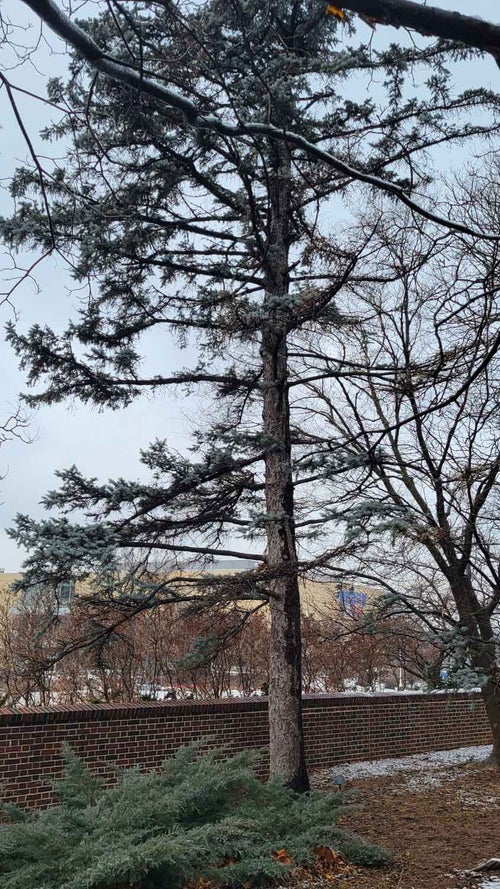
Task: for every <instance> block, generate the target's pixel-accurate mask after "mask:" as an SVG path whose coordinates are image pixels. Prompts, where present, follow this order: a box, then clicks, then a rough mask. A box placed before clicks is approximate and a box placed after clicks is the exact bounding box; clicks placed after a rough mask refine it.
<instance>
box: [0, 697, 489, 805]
mask: <svg viewBox="0 0 500 889" xmlns="http://www.w3.org/2000/svg"><path fill="white" fill-rule="evenodd" d="M304 728H305V737H306V753H307V760H308V765H309V768H310V769H316V768H323V767H326V766H334V765H335V764H336V763H339V762H345V761H347V760H352V761H354V760H362V759H370V758H377V757H384V756H398V755H403V754H407V753H419V752H422V751H430V750H443V749H447V748H452V747H462V746H466V745H472V744H487V743H489V741H490V732H489V728H488V724H487V720H486V714H485V710H484V706H483V704H482V701H481V699H480V697H479V695H475V694H447V695H444V694H436V695H408V696H405V695H374V696H370V697H363V696H356V695H352V696H348V695H346V696H344V695H342V696H341V695H318V696H306V698H305V700H304ZM203 737H209V738H211V741H210V744H212V745H217V746H219V745H221V744H228V745H230V746H231V749H233V750H235V751H236V750H241V749H243V748H259V747H265V746H266V744H267V741H268V727H267V702H266V701H265V700H263V699H262V698H259V699H248V700H229V701H214V702H185V703H179V702H176V701H173V702H165V703H147V704H143V703H140V704H126V705H123V704H120V705H109V706H99V707H97V706H90V705H89V706H88V707H85V708H82V709H69V708H64V707H46V708H37V709H28V708H19V709H18V710H15V711H14V710H10V709H0V787H1V789H2V796H3V799H4V800H7V801H9V802H16V803H19V804H21V805H25V806H41V805H47V804H48V803H50V801H51V799H52V794H51V785H50V781H51V779H52V778H54V777H56V776H58V775H60V774H61V747H62V745H63V744H64V743H65V742H66V743H69V744H70V745H71V747H72V748H73V750H75V751H76V752H77V753H78V754H79V755H81V756H82V757H83V758H84V759H85V760H86V762H88V763H89V764H90V765H91V766H92V767H93V768H94V769H96V770H97V771H99V772H100V773H101V774H103V775H109V773H110V767H112V766H132V765H136V766H139V767H140V768H145V769H148V768H154V767H155V766H158V765H159V764H160V763H161V762H162V760H163V759H165V758H166V757H168V756H169V755H171V754H172V753H173V752H174V750H175V749H176V748H177V747H179V746H181V745H183V744H188V743H190V742H191V741H194V740H196V739H198V738H203ZM263 768H265V764H264V766H263Z"/></svg>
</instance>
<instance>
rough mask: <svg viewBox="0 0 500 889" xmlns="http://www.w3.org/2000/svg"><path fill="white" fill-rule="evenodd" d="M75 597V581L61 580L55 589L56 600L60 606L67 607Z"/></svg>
mask: <svg viewBox="0 0 500 889" xmlns="http://www.w3.org/2000/svg"><path fill="white" fill-rule="evenodd" d="M74 595H75V581H74V580H63V581H62V582H61V583H60V584H59V586H58V588H57V599H58V601H59V604H60V605H69V604H70V602H71V601H72V599H73V597H74Z"/></svg>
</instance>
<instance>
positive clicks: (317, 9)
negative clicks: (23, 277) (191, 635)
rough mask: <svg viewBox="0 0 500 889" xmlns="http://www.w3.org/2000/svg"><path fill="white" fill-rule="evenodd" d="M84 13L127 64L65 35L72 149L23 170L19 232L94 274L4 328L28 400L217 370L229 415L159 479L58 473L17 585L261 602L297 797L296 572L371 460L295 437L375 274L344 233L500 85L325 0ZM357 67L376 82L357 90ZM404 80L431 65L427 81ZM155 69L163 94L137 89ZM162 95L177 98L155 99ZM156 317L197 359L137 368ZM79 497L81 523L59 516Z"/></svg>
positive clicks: (407, 179) (302, 777)
mask: <svg viewBox="0 0 500 889" xmlns="http://www.w3.org/2000/svg"><path fill="white" fill-rule="evenodd" d="M32 5H33V4H32ZM79 24H80V28H81V29H82V30H81V33H82V34H85V35H87V36H90V37H91V38H92V40H93V41H94V42H95V44H96V45H98V46H99V47H101V48H103V51H104V53H105V55H106V58H108V59H109V58H111V59H115V60H116V59H119V60H120V61H121V62H122V63H123V66H124V67H125V68H126V69H129V70H130V71H131V72H135V80H134V77H133V76H132V74H131V77H130V82H129V83H126V82H124V81H123V79H119V78H114V77H113V76H110V77H108V76H102V75H99V74H97V73H96V72H95V71H94V70H93V68H92V64H90V63H89V61H87V60H86V59H85V58H82V56H81V55H79V53H78V51H75V52H74V53H73V56H72V62H71V71H70V76H69V78H68V79H67V82H63V81H62V80H53V81H52V82H51V83H50V84H49V87H48V94H49V98H50V100H51V101H52V102H53V103H56V104H57V105H58V106H59V107H67V108H68V109H69V111H68V113H67V114H66V115H65V116H63V118H62V119H59V120H58V121H57V122H56V123H55V124H53V125H49V127H48V128H47V131H46V136H47V138H48V139H51V140H54V139H58V138H62V140H63V142H62V144H63V146H64V151H65V157H64V161H62V162H55V163H54V165H53V167H52V168H51V169H49V170H45V171H43V170H42V171H40V170H39V169H37V170H31V169H22V170H19V171H18V172H17V174H16V176H15V178H14V180H13V183H12V193H13V195H14V196H15V198H16V201H17V206H16V211H15V213H14V214H13V216H12V217H11V218H10V219H4V220H3V221H2V222H1V233H2V236H3V239H4V241H6V242H8V243H9V245H10V246H11V247H14V248H17V249H23V248H25V247H27V246H29V247H35V248H36V249H38V250H46V251H49V252H50V251H51V250H57V251H58V252H59V253H60V254H62V255H63V256H64V257H66V259H67V260H68V261H69V262H70V263H71V267H72V272H73V275H74V277H75V280H76V282H77V283H78V285H80V286H81V285H82V283H83V284H88V292H87V296H86V298H85V299H82V301H81V308H80V311H79V312H78V314H77V315H75V317H74V318H72V319H71V321H70V323H69V325H68V327H67V329H66V330H65V331H64V332H62V333H60V332H57V331H55V330H52V329H50V328H49V327H40V326H33V327H32V328H31V329H30V330H29V332H27V333H23V332H22V331H19V330H16V329H15V327H14V326H13V325H11V327H10V330H9V338H10V341H11V343H12V344H13V346H14V348H15V349H16V350H17V353H18V355H19V357H20V360H21V365H22V367H23V368H24V369H25V370H26V372H27V375H28V380H29V383H30V384H31V385H32V386H34V387H35V389H36V391H35V393H34V394H30V395H29V396H28V397H27V401H28V403H29V404H30V405H31V406H34V405H36V404H39V403H45V404H52V403H57V402H61V401H64V400H66V399H79V400H81V401H84V402H88V403H91V404H94V405H97V406H98V407H103V408H104V407H106V408H113V409H116V410H119V409H120V408H122V407H123V406H126V405H127V404H129V403H130V402H131V400H132V399H134V398H136V397H138V396H140V395H141V394H142V393H144V392H145V391H150V392H161V390H162V389H164V388H165V387H167V386H172V385H173V386H182V385H184V386H186V387H188V388H192V387H194V386H198V385H202V386H205V387H206V389H205V390H204V391H207V399H208V397H209V394H208V393H211V397H212V401H211V402H210V404H211V406H210V408H209V409H208V410H209V411H210V412H212V413H213V415H214V416H215V417H216V419H215V420H214V422H213V423H211V424H210V426H208V423H206V422H204V423H203V424H202V428H201V429H200V430H199V431H198V432H197V435H196V438H195V446H194V450H193V455H192V457H191V458H190V459H187V458H186V457H183V456H180V455H179V454H177V453H175V452H173V451H171V450H169V447H168V443H167V441H166V440H165V441H156V442H154V443H153V444H152V445H151V446H150V447H149V448H148V449H146V450H145V451H144V452H143V453H142V456H141V459H142V462H143V464H144V465H145V467H146V468H147V469H148V470H149V471H150V474H151V481H150V483H139V482H129V481H126V480H124V479H118V480H114V481H110V482H108V483H101V482H100V481H98V480H97V479H87V478H84V477H83V476H82V474H81V473H80V472H79V471H78V469H77V468H75V467H72V468H70V469H67V470H64V471H62V472H61V473H60V478H61V487H60V489H59V490H58V491H56V492H52V493H50V494H48V495H47V497H46V498H45V505H46V506H47V507H48V508H55V509H57V510H59V512H60V515H59V517H57V518H55V519H48V520H46V521H42V522H35V521H33V520H31V519H30V518H29V517H26V516H21V517H19V519H18V523H17V528H16V531H15V532H14V536H15V537H16V539H17V540H18V541H19V543H21V544H23V545H25V546H27V547H28V549H29V550H30V553H31V554H30V556H29V559H28V561H27V563H26V574H25V581H24V582H25V585H26V586H29V584H30V583H46V584H54V585H56V584H57V583H58V582H60V581H61V580H62V579H66V578H67V577H68V576H74V577H84V576H89V577H90V576H92V577H94V578H95V580H94V586H93V599H94V601H95V602H96V603H97V604H100V605H102V603H103V602H105V603H106V604H107V606H108V609H109V608H115V609H117V617H116V621H117V622H119V621H121V620H123V619H125V618H126V617H128V616H132V615H133V614H135V613H137V611H138V610H141V609H144V608H150V607H155V606H156V605H159V604H163V603H168V602H183V601H184V602H185V601H189V602H191V603H193V601H194V602H195V604H196V606H197V607H199V606H200V605H201V604H207V605H213V603H214V602H219V603H221V602H222V603H224V602H228V601H232V600H235V599H241V598H249V599H255V600H256V601H257V602H258V601H260V600H263V601H268V602H269V609H270V615H271V649H270V688H269V699H270V701H269V720H270V751H271V773H272V774H277V773H280V774H282V775H283V776H284V777H285V779H286V781H287V782H288V784H289V785H290V786H291V787H293V788H295V789H296V790H305V789H307V788H308V778H307V771H306V766H305V759H304V747H303V736H302V714H301V663H300V597H299V578H300V575H301V573H304V572H305V571H306V570H307V566H308V560H309V553H311V552H313V555H314V559H313V561H315V562H317V560H318V554H317V552H314V537H315V535H316V533H317V519H316V518H314V517H313V518H311V506H312V505H314V501H315V496H316V493H317V490H318V485H320V484H321V480H322V479H323V478H332V477H333V476H335V474H337V473H339V472H342V471H343V469H344V468H345V466H351V465H352V460H357V459H358V457H357V454H356V453H354V454H353V453H351V452H350V451H349V448H346V450H345V452H344V456H341V457H339V456H338V453H337V452H334V453H332V454H329V453H328V448H326V451H327V452H326V454H325V448H324V447H321V448H320V449H319V450H318V441H317V436H315V434H314V432H313V431H311V430H305V428H303V420H304V412H303V409H304V405H303V403H302V395H303V391H304V390H302V388H301V387H302V385H303V383H304V382H307V379H308V378H309V377H310V376H311V375H314V361H315V358H314V356H315V352H317V350H318V348H320V347H319V346H318V342H319V340H318V337H319V335H320V333H321V331H322V329H324V327H325V326H328V327H331V326H332V325H336V324H339V323H344V324H347V323H349V318H348V315H346V314H345V313H346V309H347V307H343V306H342V305H341V303H340V302H339V294H341V293H342V290H343V287H344V285H345V282H346V281H347V280H349V279H350V278H352V277H353V276H355V277H356V279H357V280H358V282H361V281H362V279H363V274H364V271H363V269H364V259H365V257H366V256H367V255H369V253H370V240H371V238H370V235H369V234H368V235H367V234H366V232H362V233H361V234H359V235H358V234H356V232H355V231H351V230H350V229H349V227H348V226H347V227H345V228H344V230H343V229H342V227H341V226H340V223H339V222H338V220H339V219H340V218H341V215H342V213H343V210H342V197H343V195H344V194H346V193H347V194H349V195H354V194H356V189H357V184H356V182H357V179H359V180H361V181H364V182H366V183H368V185H367V186H366V188H367V190H366V191H365V192H364V200H370V199H371V192H370V191H369V190H368V189H369V186H370V184H371V185H372V186H373V187H375V188H377V187H379V188H382V189H383V190H385V191H388V192H389V193H392V194H393V195H394V197H395V199H401V200H404V202H405V203H406V204H407V205H408V204H409V205H410V206H413V205H414V203H415V201H414V192H415V190H416V189H417V188H418V187H419V186H422V187H425V186H426V185H428V182H429V179H430V176H431V173H430V170H429V167H428V165H427V161H426V157H427V154H428V152H429V150H430V149H431V148H432V146H433V145H435V144H440V143H442V141H443V139H444V138H445V139H446V140H448V141H449V143H450V144H452V143H453V141H454V140H455V139H459V138H462V137H463V136H464V135H466V134H467V133H472V132H475V133H480V132H482V131H484V130H485V129H487V128H488V126H489V123H490V122H489V121H487V122H486V123H485V124H480V125H478V124H474V123H473V122H472V121H471V120H470V121H467V120H466V119H465V118H467V111H468V109H471V108H475V107H477V105H478V104H483V105H484V106H489V105H494V104H495V103H496V97H495V96H491V95H489V94H488V93H487V92H485V91H482V90H481V91H478V92H472V91H467V92H466V93H464V94H463V95H452V94H451V84H450V77H449V74H448V72H447V70H446V68H445V62H446V60H447V57H448V50H447V49H446V48H445V47H444V46H442V45H440V44H436V45H432V46H429V47H427V48H426V49H424V50H419V49H418V48H415V47H412V48H411V49H408V50H406V49H402V48H399V47H397V46H391V47H390V48H389V49H388V50H387V51H383V52H375V51H373V50H372V49H371V48H370V47H368V46H365V45H355V44H354V38H353V37H352V35H351V39H348V36H347V34H346V33H344V32H343V31H342V30H341V25H340V24H339V21H338V20H337V18H336V17H335V16H333V15H330V14H327V13H326V11H325V8H324V7H323V6H322V5H321V4H320V5H318V4H316V3H312V2H309V0H276V2H274V3H272V4H263V3H262V2H261V0H231V2H227V0H212V2H206V3H203V4H200V5H198V6H197V7H196V8H193V7H192V6H191V5H189V4H187V3H185V2H182V0H181V2H178V3H171V2H168V3H161V4H155V5H151V4H142V5H141V4H137V3H130V4H127V3H121V4H117V6H116V8H114V7H113V8H111V7H110V8H108V6H107V5H106V4H103V5H102V8H98V10H97V15H96V16H95V18H92V19H88V20H85V21H83V22H80V23H79ZM455 52H457V50H455ZM462 55H463V53H462ZM108 67H109V66H108ZM137 72H139V74H140V78H139V82H138V81H137V76H136V75H137ZM111 75H112V71H111ZM363 77H365V78H367V80H366V81H365V84H366V85H368V84H369V83H370V78H373V77H376V78H377V80H378V81H379V82H381V85H380V88H379V89H378V91H377V94H375V93H374V92H373V91H372V94H370V92H369V91H366V93H365V94H364V97H363V98H358V99H357V98H356V94H357V93H363V90H360V89H359V86H358V88H355V84H356V83H358V85H359V80H360V79H362V78H363ZM414 77H417V78H420V79H422V78H425V79H426V80H425V86H423V87H422V89H421V90H420V91H419V95H416V94H415V91H414V89H413V87H412V82H413V78H414ZM141 78H142V80H141ZM146 81H148V83H156V84H158V85H159V86H158V88H155V89H154V90H149V91H145V90H143V89H141V83H142V82H144V83H146ZM382 84H383V85H382ZM166 88H168V90H170V91H171V92H173V93H175V95H182V96H184V97H186V98H187V100H188V101H187V103H186V102H184V104H183V103H182V102H180V101H179V103H178V106H177V107H175V106H174V105H170V106H169V105H168V104H165V102H163V101H162V97H161V93H162V89H163V90H165V89H166ZM189 103H191V105H192V106H193V107H194V106H196V108H197V109H198V111H199V114H201V115H202V117H201V118H200V117H199V116H198V117H196V116H195V117H193V116H192V115H191V116H190V111H189V107H190V105H189ZM214 120H222V121H224V122H225V123H224V126H219V127H215V126H211V125H209V123H210V121H212V122H213V121H214ZM200 121H201V123H200ZM207 121H208V124H207ZM242 121H244V122H245V126H243V125H242V124H241V122H242ZM205 124H206V125H205ZM445 130H446V136H443V132H444V131H445ZM270 133H271V135H270ZM287 133H293V134H294V138H293V139H292V138H291V137H290V138H288V137H287V135H286V134H287ZM273 134H274V135H273ZM333 156H335V158H336V162H335V164H333V163H332V162H331V158H332V157H333ZM41 181H42V182H43V187H41V184H40V183H41ZM421 203H423V205H424V208H425V209H424V212H426V213H427V214H428V215H429V214H430V215H431V216H433V215H435V214H434V211H433V207H432V201H429V200H427V199H426V198H421ZM344 215H346V213H344ZM366 274H368V276H369V277H370V278H371V277H372V276H373V269H372V268H371V267H370V272H369V273H368V272H367V273H366ZM378 275H379V277H381V279H383V271H380V272H379V273H378ZM152 328H154V329H156V330H157V331H165V349H166V350H167V349H168V344H169V342H170V339H169V337H170V336H171V335H172V334H173V335H174V336H177V337H178V338H179V341H180V342H181V343H182V342H185V341H186V342H187V341H188V342H189V343H190V344H196V346H197V347H198V349H199V361H198V363H197V365H196V366H195V367H189V368H187V369H184V370H180V371H179V372H178V373H177V374H175V375H170V374H166V373H165V372H164V371H163V370H162V368H161V367H159V368H158V369H157V371H156V372H154V373H152V374H148V373H144V372H143V371H142V369H141V358H142V355H143V353H144V349H145V348H147V346H146V345H145V343H146V339H145V338H144V337H145V335H146V334H147V333H148V331H150V330H151V329H152ZM336 367H337V369H338V367H339V365H336ZM306 368H309V370H306ZM311 368H312V369H311ZM330 372H331V368H330V370H329V373H330ZM321 373H323V370H321ZM40 386H41V387H42V388H40ZM37 387H38V388H37ZM208 403H209V402H208V401H207V404H208ZM306 407H307V405H306ZM291 409H294V410H296V412H297V413H296V417H297V419H296V420H292V419H291ZM301 411H302V413H301ZM205 419H206V418H205ZM74 510H77V511H80V512H83V513H84V514H85V516H86V520H85V521H84V522H83V523H81V522H80V523H78V522H70V521H69V519H68V518H67V514H68V513H71V512H72V511H74ZM301 541H302V542H303V547H302V550H301V552H300V558H299V552H298V545H300V544H301ZM311 547H312V549H311ZM256 549H257V550H258V554H257V555H256V556H255V558H256V559H257V561H259V563H260V567H259V570H258V571H254V572H248V573H247V574H245V575H244V576H243V577H241V576H239V577H232V578H221V579H217V578H214V577H211V578H209V580H205V581H203V580H200V579H198V580H197V581H196V586H197V591H196V592H194V591H193V589H192V586H190V579H189V578H188V577H186V575H185V574H181V573H179V574H178V576H177V578H173V577H172V575H171V576H170V577H169V578H168V579H166V578H165V576H164V575H163V576H161V577H160V576H159V575H158V572H157V571H156V570H155V565H154V560H157V558H158V554H159V553H169V554H172V558H174V557H181V556H183V555H184V556H186V554H189V555H191V556H192V557H199V559H200V560H201V563H200V564H201V565H202V566H203V564H204V563H203V559H205V563H206V560H208V559H210V558H211V557H213V556H214V555H215V554H221V553H222V554H232V555H241V556H248V555H250V556H254V553H255V550H256ZM120 551H125V552H137V553H138V555H140V559H138V560H137V561H138V563H139V564H140V566H141V572H142V573H141V576H140V578H139V577H138V570H135V571H134V570H132V571H131V572H129V573H128V574H126V576H124V575H123V573H121V574H119V573H118V574H117V572H116V570H115V569H116V568H117V565H118V563H119V560H118V558H117V553H119V552H120ZM148 557H149V558H150V564H149V565H148ZM131 575H135V576H134V577H133V578H132V579H131ZM119 584H121V588H120V590H119V595H118V590H117V587H118V585H119ZM200 591H201V592H202V593H204V596H202V597H201V598H200ZM87 605H88V603H87ZM108 613H109V611H108ZM93 629H94V630H95V632H97V633H100V632H106V628H105V627H104V629H103V627H102V626H99V627H98V629H96V625H95V624H94V626H93ZM83 642H84V640H74V642H73V644H74V645H78V644H83Z"/></svg>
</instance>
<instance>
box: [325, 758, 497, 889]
mask: <svg viewBox="0 0 500 889" xmlns="http://www.w3.org/2000/svg"><path fill="white" fill-rule="evenodd" d="M438 780H439V781H440V784H439V786H428V784H429V782H428V781H427V779H426V777H425V776H422V778H421V779H419V778H418V776H415V775H412V776H411V779H410V781H409V782H408V775H406V774H401V773H400V774H398V775H392V776H384V777H377V778H366V779H363V780H357V781H351V782H350V789H351V790H355V791H357V793H356V797H357V798H356V799H355V801H354V802H353V806H352V807H348V809H347V811H346V812H345V814H344V815H343V816H342V819H341V822H340V823H341V824H343V825H345V826H346V827H349V828H350V829H351V830H353V831H355V832H356V833H358V834H360V835H361V836H365V837H369V838H370V839H372V840H374V841H375V842H377V843H379V844H380V845H382V846H384V847H385V848H386V849H388V850H389V851H390V852H391V853H392V854H393V856H394V863H393V864H392V865H391V866H390V867H387V868H380V869H378V868H377V869H373V868H356V869H355V870H353V871H351V870H350V869H349V870H348V871H347V872H346V873H343V874H342V873H339V874H338V876H333V875H331V876H330V878H329V880H328V884H329V885H330V886H332V885H335V886H337V885H338V886H339V889H340V887H345V889H465V887H467V889H469V887H473V886H477V885H478V882H477V881H474V880H473V879H471V878H469V877H467V876H464V875H463V872H464V871H467V870H470V869H472V868H474V867H476V866H477V865H478V864H479V862H481V861H484V860H486V859H489V858H495V857H496V858H498V857H500V768H498V767H495V766H489V765H485V764H475V765H465V766H464V765H462V766H450V767H448V768H443V769H439V773H438ZM315 783H316V785H317V786H319V787H320V788H321V789H325V790H326V789H329V788H328V778H327V776H326V775H323V776H321V775H319V776H316V782H315ZM491 876H493V874H492V875H491ZM495 876H496V877H498V878H499V879H500V872H498V871H497V872H496V874H495ZM316 885H318V884H316ZM324 885H326V883H325V884H324Z"/></svg>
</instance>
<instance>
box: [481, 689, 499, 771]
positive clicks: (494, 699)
mask: <svg viewBox="0 0 500 889" xmlns="http://www.w3.org/2000/svg"><path fill="white" fill-rule="evenodd" d="M481 695H482V698H483V701H484V706H485V707H486V713H487V716H488V722H489V724H490V728H491V734H492V737H493V747H492V750H491V753H490V756H489V761H490V762H493V763H495V764H496V765H498V766H500V679H499V678H498V676H497V677H492V678H491V679H488V681H487V682H486V684H485V685H483V687H482V689H481Z"/></svg>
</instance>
